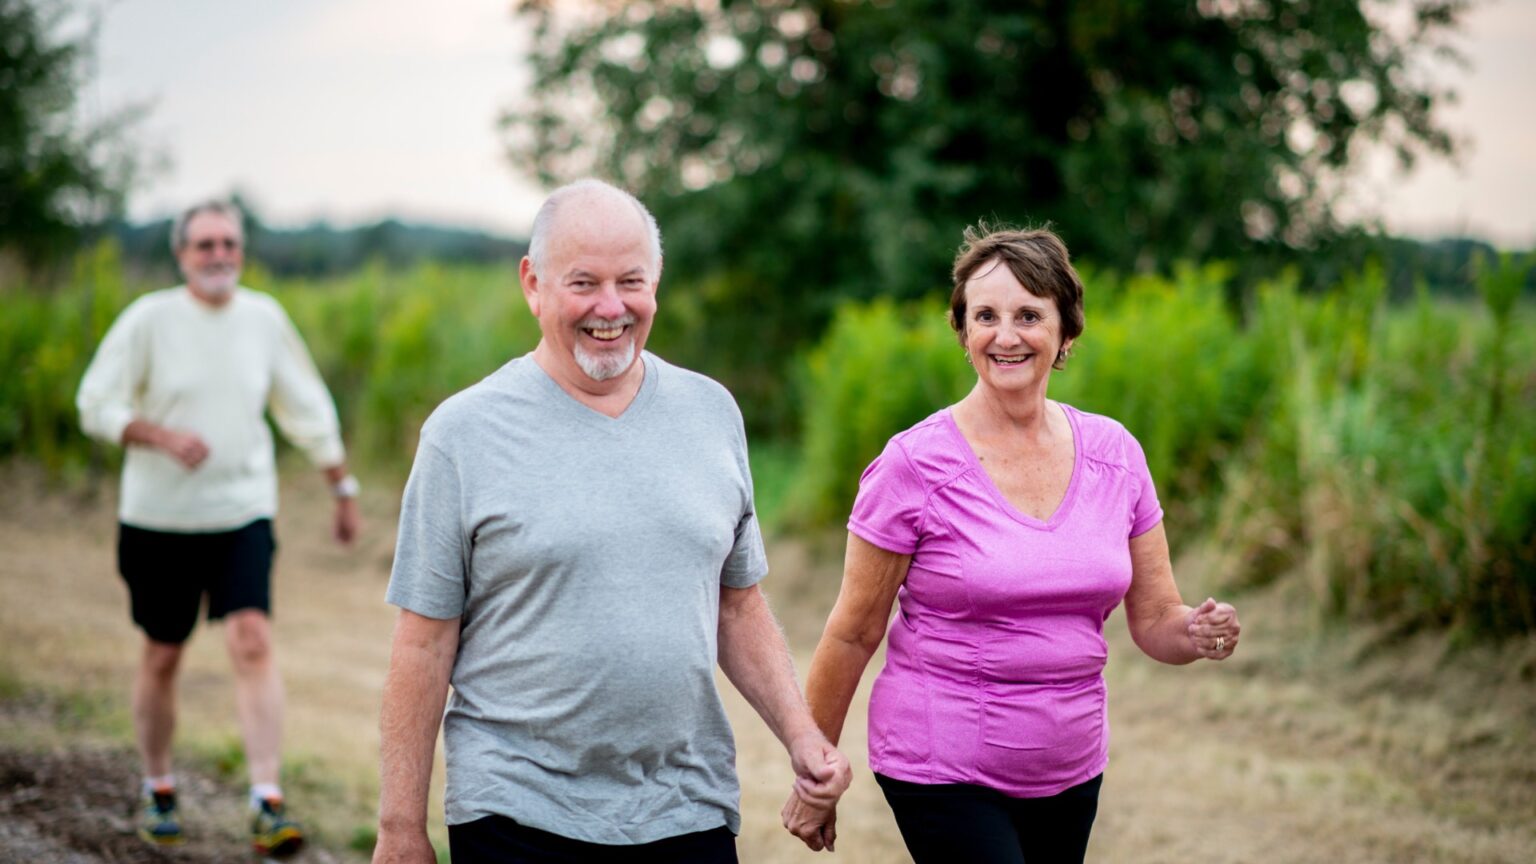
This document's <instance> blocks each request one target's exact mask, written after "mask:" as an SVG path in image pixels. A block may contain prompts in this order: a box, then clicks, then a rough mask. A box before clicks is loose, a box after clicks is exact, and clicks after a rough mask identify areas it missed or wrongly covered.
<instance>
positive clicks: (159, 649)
mask: <svg viewBox="0 0 1536 864" xmlns="http://www.w3.org/2000/svg"><path fill="white" fill-rule="evenodd" d="M181 651H182V646H181V645H172V644H170V643H167V642H156V641H155V640H153V639H150V638H148V637H145V639H144V655H143V657H142V658H141V659H140V660H139V672H138V675H137V676H136V677H135V678H134V680H133V731H134V737H135V738H136V739H137V741H138V745H139V759H140V760H142V761H143V763H144V776H146V777H163V776H165V775H167V774H169V773H171V736H172V735H173V734H174V733H175V731H176V671H177V669H178V668H180V666H181Z"/></svg>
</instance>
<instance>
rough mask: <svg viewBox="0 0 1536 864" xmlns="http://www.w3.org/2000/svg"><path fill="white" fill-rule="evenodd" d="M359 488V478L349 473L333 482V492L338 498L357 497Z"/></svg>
mask: <svg viewBox="0 0 1536 864" xmlns="http://www.w3.org/2000/svg"><path fill="white" fill-rule="evenodd" d="M358 488H359V487H358V485H357V478H356V477H354V476H352V475H351V474H348V475H347V476H345V477H343V478H341V479H340V480H337V481H336V482H335V483H332V484H331V494H332V495H334V496H336V497H337V498H356V497H357V490H358Z"/></svg>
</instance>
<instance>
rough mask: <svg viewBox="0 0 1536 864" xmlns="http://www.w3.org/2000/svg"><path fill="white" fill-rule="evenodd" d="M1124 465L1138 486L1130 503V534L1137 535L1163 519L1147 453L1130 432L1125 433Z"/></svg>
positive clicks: (1145, 531) (1150, 528)
mask: <svg viewBox="0 0 1536 864" xmlns="http://www.w3.org/2000/svg"><path fill="white" fill-rule="evenodd" d="M1125 458H1126V467H1127V468H1128V469H1129V470H1130V472H1131V476H1132V477H1133V478H1135V480H1136V482H1137V484H1138V485H1139V487H1140V492H1139V494H1138V495H1137V496H1136V500H1135V501H1134V502H1133V503H1132V505H1131V535H1130V536H1132V537H1139V536H1141V535H1142V534H1145V533H1147V532H1148V531H1150V530H1152V527H1153V526H1155V525H1156V524H1157V523H1159V522H1161V521H1163V506H1162V505H1161V504H1159V503H1158V500H1157V487H1156V486H1155V485H1153V483H1152V472H1151V470H1150V469H1148V468H1147V454H1146V453H1145V452H1143V451H1142V449H1141V443H1140V442H1139V441H1137V440H1136V436H1134V435H1132V434H1131V433H1130V432H1126V433H1125Z"/></svg>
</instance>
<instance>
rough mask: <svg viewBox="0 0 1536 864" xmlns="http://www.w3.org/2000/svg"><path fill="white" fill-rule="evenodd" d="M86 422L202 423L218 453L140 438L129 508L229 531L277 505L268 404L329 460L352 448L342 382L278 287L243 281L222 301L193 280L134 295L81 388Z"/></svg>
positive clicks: (133, 516)
mask: <svg viewBox="0 0 1536 864" xmlns="http://www.w3.org/2000/svg"><path fill="white" fill-rule="evenodd" d="M75 404H76V407H77V408H78V409H79V411H80V425H81V426H82V427H83V428H84V429H85V431H86V433H87V434H89V435H91V436H92V437H95V438H98V439H100V440H102V441H106V442H109V443H113V444H121V443H122V439H123V430H124V428H126V427H127V426H128V424H129V423H130V422H131V421H133V420H136V419H142V420H148V421H149V422H151V423H155V424H157V425H160V426H165V427H169V428H171V429H176V430H180V431H184V432H193V433H196V434H197V435H198V436H199V437H201V438H202V439H203V442H204V443H205V444H207V445H208V458H207V459H205V460H204V461H203V462H202V464H200V465H198V467H197V468H194V469H188V468H186V467H184V466H183V465H182V464H181V463H180V462H177V461H176V460H175V459H174V458H172V457H171V456H170V455H168V454H166V453H164V452H162V451H160V450H158V449H155V448H152V447H141V446H134V447H130V448H128V452H127V455H126V457H125V458H124V460H123V482H122V490H121V500H120V502H119V505H118V518H119V519H121V520H122V521H123V522H124V523H125V524H128V525H134V526H136V527H140V528H149V529H153V530H158V531H189V532H202V531H224V530H229V529H232V528H238V527H240V526H241V525H244V524H246V523H247V522H250V521H251V520H252V519H259V518H262V517H271V516H273V515H275V514H276V513H277V471H276V465H275V459H274V454H273V450H272V434H271V432H270V431H269V429H268V427H267V423H266V420H265V418H264V416H263V414H264V412H265V411H266V410H267V409H268V408H270V409H271V412H272V419H273V420H274V421H276V423H277V426H278V428H279V429H280V430H282V433H283V436H284V437H286V438H287V439H288V440H289V441H291V442H293V444H294V445H295V446H297V447H298V448H300V449H301V450H303V451H304V452H305V453H306V454H307V455H308V456H309V459H310V461H312V462H314V463H315V464H316V465H317V466H319V467H322V468H327V467H331V466H334V465H340V464H341V463H342V462H343V461H344V460H345V458H346V452H345V450H344V449H343V447H342V443H341V435H340V431H339V429H340V424H339V423H338V421H337V418H336V406H335V403H333V402H332V401H331V394H330V392H329V391H327V390H326V389H325V383H324V382H323V381H321V380H320V374H319V372H317V371H316V369H315V364H314V361H313V360H311V359H310V356H309V351H308V349H306V348H305V347H304V341H303V340H302V339H301V338H300V337H299V333H298V330H296V329H295V328H294V326H293V322H291V321H290V320H289V319H288V315H287V313H285V312H284V311H283V308H282V306H280V305H279V304H278V302H277V301H276V300H274V299H273V298H272V297H270V296H268V295H266V294H262V293H259V292H255V291H251V290H249V289H246V288H237V289H236V290H235V292H234V294H233V295H232V296H231V297H230V299H229V301H228V302H227V303H225V304H224V305H222V306H210V305H208V304H206V303H202V302H200V301H199V300H197V299H196V298H195V297H193V296H192V293H191V291H189V290H188V289H187V288H186V287H184V286H183V287H177V288H167V289H164V290H161V291H153V292H151V293H149V294H145V295H144V296H142V297H140V298H139V299H137V300H135V301H133V302H132V303H130V304H129V305H128V308H126V309H124V310H123V312H122V314H121V315H119V316H118V318H117V320H116V321H115V322H113V324H112V327H111V328H110V329H108V330H107V335H106V336H105V337H103V339H102V341H101V346H100V347H99V348H97V350H96V356H95V357H94V358H92V360H91V364H90V366H89V367H87V368H86V370H85V377H84V378H82V379H81V381H80V392H79V394H78V395H77V396H76V399H75Z"/></svg>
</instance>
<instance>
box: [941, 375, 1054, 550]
mask: <svg viewBox="0 0 1536 864" xmlns="http://www.w3.org/2000/svg"><path fill="white" fill-rule="evenodd" d="M1056 404H1058V405H1061V410H1062V413H1064V414H1066V415H1067V424H1068V425H1069V426H1070V427H1071V429H1072V478H1071V479H1070V480H1068V481H1067V492H1066V494H1065V495H1063V496H1061V503H1059V504H1057V505H1056V510H1055V512H1053V513H1052V514H1051V518H1049V519H1044V520H1042V519H1038V518H1036V517H1034V516H1031V515H1029V514H1028V513H1025V512H1024V511H1022V510H1020V509H1019V508H1017V507H1015V506H1013V502H1012V501H1009V500H1008V496H1006V495H1004V494H1003V490H1001V489H999V488H997V484H996V483H995V482H993V480H992V475H990V474H988V473H987V469H986V468H985V467H983V466H982V464H981V459H979V458H978V457H977V456H976V450H975V448H973V447H972V446H971V442H970V441H968V440H966V437H965V433H963V432H961V431H960V424H958V423H956V422H955V412H954V408H953V406H951V407H949V408H945V409H944V410H943V412H941V413H943V415H944V423H945V425H946V426H947V427H948V428H949V431H950V434H952V435H954V436H955V442H956V443H957V444H958V445H959V447H960V449H961V451H962V452H964V454H965V462H966V465H967V466H968V467H969V468H970V470H971V471H973V472H975V473H976V475H977V477H978V480H977V482H979V483H981V484H982V485H983V486H984V487H985V488H986V490H987V493H988V494H989V495H991V496H992V500H993V501H994V502H996V504H997V506H998V507H1000V508H1001V509H1002V511H1003V512H1004V513H1007V514H1008V515H1009V516H1012V517H1013V519H1014V520H1015V521H1017V522H1019V523H1021V524H1024V525H1028V526H1030V527H1031V528H1038V529H1040V530H1042V531H1054V530H1056V528H1057V527H1058V526H1059V525H1061V523H1062V522H1064V521H1066V518H1067V516H1068V515H1070V513H1071V511H1072V504H1073V502H1075V501H1076V500H1077V487H1078V486H1079V485H1080V481H1081V479H1082V475H1083V435H1082V431H1081V430H1080V429H1079V428H1078V423H1077V414H1076V412H1075V411H1074V410H1073V408H1072V406H1070V405H1066V404H1063V403H1060V402H1058V403H1056Z"/></svg>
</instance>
